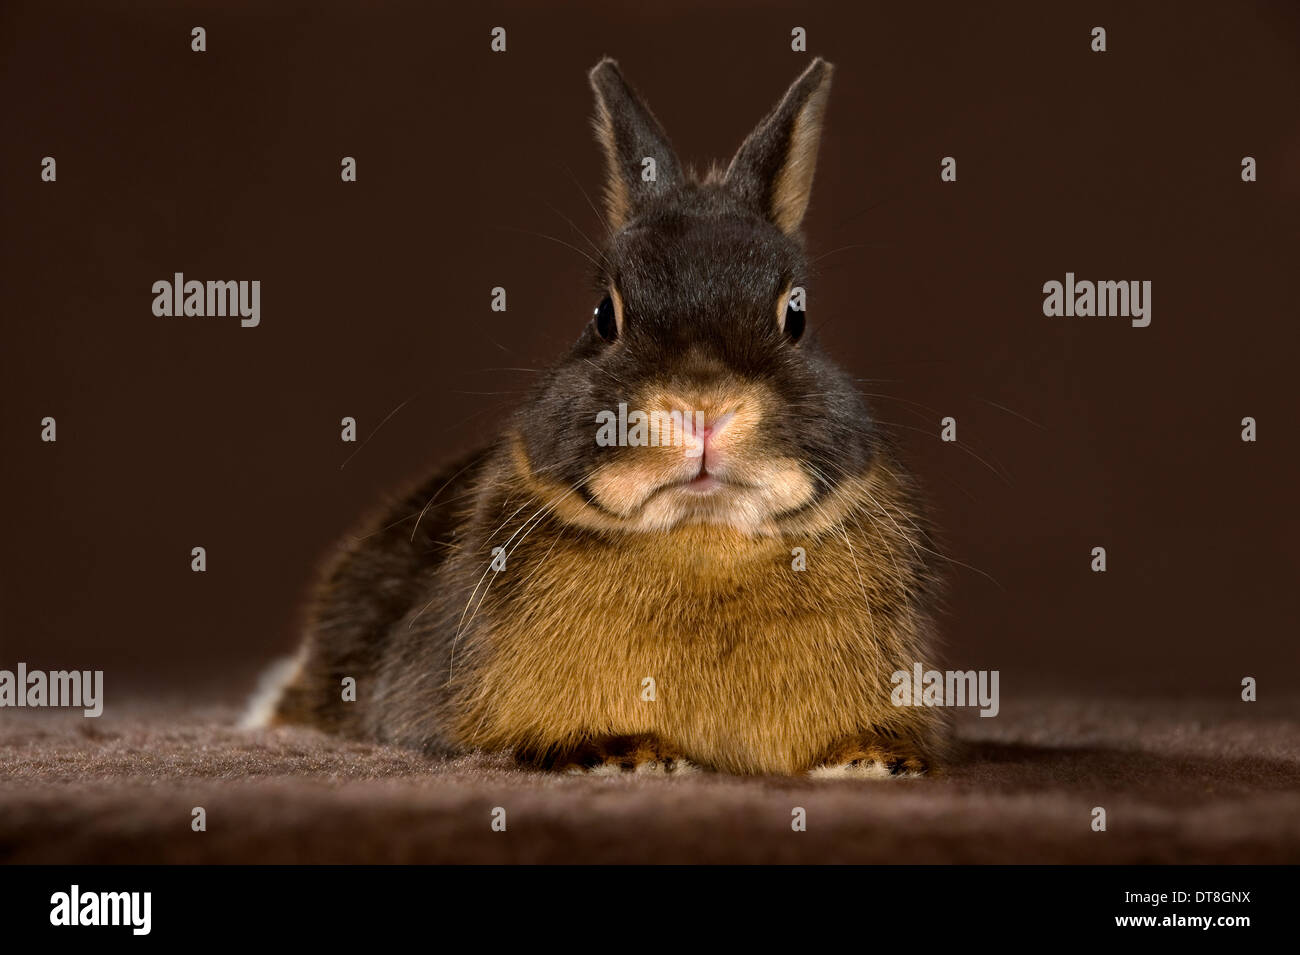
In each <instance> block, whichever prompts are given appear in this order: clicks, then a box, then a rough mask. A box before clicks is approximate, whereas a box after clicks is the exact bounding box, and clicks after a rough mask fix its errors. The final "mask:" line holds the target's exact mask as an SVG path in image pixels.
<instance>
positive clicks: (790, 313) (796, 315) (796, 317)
mask: <svg viewBox="0 0 1300 955" xmlns="http://www.w3.org/2000/svg"><path fill="white" fill-rule="evenodd" d="M803 327H804V313H803V309H801V308H795V307H794V306H793V305H786V307H785V321H784V322H783V323H782V325H781V330H782V331H784V332H785V336H786V338H788V339H790V341H792V342H797V341H798V340H799V339H800V338H801V337H802V336H803Z"/></svg>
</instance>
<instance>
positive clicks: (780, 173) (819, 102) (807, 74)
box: [725, 57, 834, 234]
mask: <svg viewBox="0 0 1300 955" xmlns="http://www.w3.org/2000/svg"><path fill="white" fill-rule="evenodd" d="M833 70H834V67H832V66H831V64H829V63H827V62H826V61H825V60H823V59H822V58H821V57H817V59H815V60H813V62H812V65H810V66H809V67H808V69H806V70H804V72H803V75H802V76H800V77H799V78H798V79H797V80H795V81H794V84H793V85H792V86H791V87H790V89H789V90H787V91H786V94H785V96H784V97H782V99H781V102H780V103H778V104H777V106H776V109H774V110H772V112H771V113H769V114H768V115H767V117H766V118H765V119H764V120H763V121H762V122H761V123H759V124H758V126H757V127H756V128H755V129H754V131H753V132H752V133H750V134H749V137H748V138H747V139H746V140H745V141H744V142H743V143H741V144H740V149H738V150H737V151H736V155H735V158H733V159H732V160H731V165H730V166H729V167H728V168H727V174H726V177H725V181H726V183H727V185H728V186H730V187H731V188H732V189H733V190H734V191H735V192H737V193H738V194H740V195H741V196H743V197H744V198H746V199H748V200H749V201H750V202H751V203H753V204H754V206H755V207H756V208H758V209H759V211H761V212H762V213H763V215H765V216H767V218H768V219H770V220H771V221H772V222H773V223H775V224H776V226H777V227H778V228H779V229H780V230H781V231H782V232H785V233H787V234H791V233H794V232H797V231H798V229H799V224H800V223H801V222H802V221H803V216H804V212H806V211H807V209H808V198H809V196H810V195H811V193H812V182H813V172H814V170H815V168H816V166H817V146H818V143H819V142H820V141H821V131H822V114H823V113H824V112H825V110H826V98H827V96H828V95H829V93H830V90H831V73H832V71H833Z"/></svg>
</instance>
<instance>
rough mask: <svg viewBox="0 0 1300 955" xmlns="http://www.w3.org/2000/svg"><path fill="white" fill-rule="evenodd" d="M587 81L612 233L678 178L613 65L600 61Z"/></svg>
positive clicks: (662, 137)
mask: <svg viewBox="0 0 1300 955" xmlns="http://www.w3.org/2000/svg"><path fill="white" fill-rule="evenodd" d="M589 78H590V80H591V88H592V90H593V91H594V92H595V94H596V116H595V119H594V125H595V127H596V138H597V139H598V140H599V141H600V145H601V146H602V147H603V148H604V150H605V161H606V167H607V178H606V180H605V214H606V216H607V217H608V219H609V225H610V228H611V229H618V228H620V227H621V226H622V225H623V224H624V223H626V222H627V220H628V219H630V218H631V217H632V216H633V215H634V214H635V212H636V208H637V206H638V205H639V204H640V203H641V202H643V201H644V200H645V199H646V198H647V197H649V196H651V195H654V194H655V193H657V192H661V191H663V190H666V189H671V188H672V187H673V186H675V185H677V184H679V183H680V182H681V180H682V172H681V167H680V165H679V164H678V162H677V156H676V154H675V153H674V152H673V148H672V146H671V145H669V143H668V136H667V134H665V133H664V130H663V127H662V126H660V125H659V121H658V120H657V119H655V118H654V114H653V113H651V112H650V110H649V109H648V108H647V107H646V105H645V104H644V103H642V102H641V99H640V98H639V97H638V96H637V95H636V92H635V91H634V90H633V89H632V87H631V86H629V85H628V83H627V80H625V79H623V74H622V73H621V72H620V71H619V68H618V64H617V63H616V62H614V61H613V60H611V59H609V58H608V57H606V58H605V59H603V60H601V61H600V62H599V63H597V64H596V65H595V67H594V68H593V69H592V71H591V73H590V74H589ZM646 159H653V160H654V162H653V163H647V162H646Z"/></svg>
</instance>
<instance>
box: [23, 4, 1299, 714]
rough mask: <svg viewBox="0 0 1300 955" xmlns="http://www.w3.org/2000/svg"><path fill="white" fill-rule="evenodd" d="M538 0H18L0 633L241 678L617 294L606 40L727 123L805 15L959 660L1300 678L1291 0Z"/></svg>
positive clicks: (836, 178)
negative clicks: (948, 2)
mask: <svg viewBox="0 0 1300 955" xmlns="http://www.w3.org/2000/svg"><path fill="white" fill-rule="evenodd" d="M535 6H536V5H525V4H506V5H499V4H497V5H494V4H474V5H465V7H464V9H463V10H456V9H450V8H444V7H441V6H439V7H436V8H435V6H434V5H432V4H430V5H425V4H414V3H412V4H367V5H365V6H364V7H362V6H361V5H360V4H357V5H354V6H353V7H352V8H346V7H333V6H324V5H320V4H315V3H312V4H298V5H291V4H287V3H274V4H268V3H253V2H240V3H220V4H218V3H210V4H175V3H164V2H153V3H132V4H126V3H116V4H108V5H105V4H89V3H86V4H50V3H6V4H5V5H4V9H3V12H2V13H0V43H2V44H3V48H2V50H0V71H3V79H2V81H0V82H2V86H0V90H2V92H0V96H2V98H3V110H2V112H0V115H3V117H4V119H3V130H4V132H3V148H2V149H0V200H2V204H0V208H2V209H3V219H4V227H3V246H2V247H0V263H2V265H0V268H3V279H4V280H3V284H2V286H0V314H2V316H3V329H4V335H3V352H2V356H3V357H2V358H0V361H2V362H3V364H2V366H0V389H2V390H0V398H2V399H3V401H2V403H0V447H2V448H3V449H4V460H3V464H2V466H0V494H2V497H0V500H2V502H3V513H4V531H3V534H0V558H2V560H3V564H2V567H3V573H2V574H0V666H3V667H11V666H12V665H13V664H15V663H16V662H17V661H18V660H25V661H26V662H27V663H28V664H29V665H30V666H32V667H41V668H46V667H51V668H52V667H79V668H92V667H94V668H105V669H108V670H109V674H108V680H109V686H110V688H111V687H112V686H113V685H114V682H113V681H115V680H116V681H119V682H118V685H121V683H123V682H127V681H130V680H132V679H142V680H144V681H146V682H145V685H149V686H154V687H178V686H188V685H195V684H197V683H199V682H201V681H206V680H209V679H211V678H213V677H220V676H223V675H226V678H227V679H228V680H229V681H234V683H236V684H238V685H239V686H240V687H241V688H242V685H243V684H242V681H243V680H244V679H245V678H246V677H247V675H248V674H249V673H251V672H252V671H253V670H254V669H255V668H256V667H258V666H260V665H261V664H262V663H263V662H264V661H265V660H266V659H268V658H270V657H271V656H273V655H278V654H281V653H283V652H285V651H287V650H288V649H289V648H290V647H291V645H292V643H293V641H294V631H295V626H296V616H297V614H298V611H299V607H300V605H301V599H302V595H303V593H304V589H305V587H306V585H307V584H308V582H309V580H310V579H311V575H312V573H313V568H314V565H315V564H316V562H317V561H318V559H319V558H320V557H321V555H322V554H323V553H324V552H325V550H326V549H327V548H328V546H329V545H330V543H331V542H332V541H334V540H335V539H337V538H338V537H339V536H340V535H341V534H342V533H344V532H345V531H346V530H347V529H348V528H349V527H350V526H351V525H352V524H353V522H354V521H355V519H356V518H357V516H358V515H359V514H360V513H361V512H362V511H364V510H365V509H366V508H367V507H368V506H369V505H370V504H371V503H372V502H373V501H374V499H375V498H376V496H377V495H378V494H379V493H380V492H381V491H382V490H384V489H386V488H389V487H391V486H393V485H394V484H397V483H400V482H402V481H404V480H405V479H406V478H408V477H411V476H413V475H416V474H418V473H419V472H420V471H421V470H422V469H423V468H425V467H426V466H428V465H430V464H432V463H436V462H437V461H439V460H441V459H443V458H445V457H447V456H448V455H450V454H452V453H454V452H456V451H458V450H460V449H463V448H466V447H468V446H470V445H472V444H475V443H477V442H480V441H482V440H485V439H486V438H487V437H489V436H490V435H491V434H492V433H493V428H494V426H495V423H496V422H497V421H498V420H500V417H501V416H502V414H503V413H504V411H505V409H506V408H508V407H509V406H510V404H511V403H512V402H513V401H514V400H515V399H516V396H517V393H518V392H519V391H520V390H521V389H523V388H525V387H526V386H527V384H528V382H529V379H530V378H531V377H532V376H531V374H530V373H528V372H522V371H514V370H509V369H518V368H538V367H542V366H543V365H544V364H545V363H546V362H547V361H548V360H549V358H550V357H551V356H553V355H555V354H556V353H558V352H559V351H560V350H562V349H563V348H564V347H566V345H567V344H568V342H570V341H571V340H572V339H573V338H574V337H575V336H576V335H577V333H578V331H579V329H580V328H581V326H582V325H583V323H584V322H585V321H586V320H587V318H588V316H589V314H590V310H591V307H592V306H593V304H594V303H593V301H592V300H591V295H590V294H589V292H588V288H589V281H588V274H587V263H586V261H585V260H584V259H583V258H582V256H580V255H579V254H577V253H576V252H574V251H572V250H570V249H569V248H566V247H565V246H564V245H562V244H560V243H557V242H554V241H550V240H549V239H547V238H545V237H543V236H553V237H556V238H558V239H562V240H563V241H564V242H567V243H571V244H573V245H578V246H581V245H583V240H582V239H581V238H580V237H579V235H578V233H577V232H576V231H575V230H574V228H573V227H571V226H570V224H569V223H568V222H566V218H567V219H571V220H573V222H574V223H576V224H577V226H578V227H580V228H581V229H582V230H584V231H586V232H588V233H590V234H593V235H594V234H595V233H596V231H597V229H598V223H597V219H596V217H595V215H594V214H593V212H592V209H591V208H590V206H589V204H588V201H587V199H586V198H584V195H583V190H585V191H586V192H587V193H588V194H590V195H591V196H593V197H594V196H595V195H596V194H597V191H598V190H597V187H598V183H599V175H600V167H599V157H598V155H597V151H596V148H595V145H594V144H593V142H592V140H591V135H590V131H589V128H588V116H589V112H590V100H589V92H588V89H587V86H586V82H585V75H584V74H585V71H586V69H587V68H588V67H590V66H591V65H592V64H593V63H594V62H595V61H596V60H597V59H598V57H599V56H601V55H602V54H605V53H608V54H611V55H614V56H616V57H618V58H619V59H620V61H621V63H622V65H623V67H624V69H625V71H626V72H627V74H628V75H629V76H630V78H631V79H632V80H633V82H634V83H635V84H636V85H637V86H638V87H639V88H640V89H641V90H642V91H643V93H644V94H645V95H646V97H647V99H648V100H649V102H650V103H651V104H652V106H653V108H654V109H655V110H656V112H657V113H658V115H659V117H660V118H661V119H662V120H663V122H664V123H665V125H666V126H667V128H668V129H669V131H670V133H671V135H672V136H673V138H674V142H675V143H676V145H677V147H678V150H679V152H680V153H681V154H682V156H683V157H684V158H687V159H688V160H691V161H695V162H696V163H700V164H702V163H704V162H707V161H708V160H710V159H715V158H718V159H723V158H726V157H728V156H729V155H730V153H731V152H732V150H734V148H735V146H736V145H737V144H738V143H739V141H740V140H741V138H742V137H743V135H744V134H745V132H746V131H747V130H748V129H749V128H750V126H751V125H752V124H753V123H754V122H756V121H757V119H758V118H759V117H760V116H761V115H762V114H763V113H764V112H765V111H766V110H767V109H768V108H769V107H770V106H771V105H772V103H773V102H774V101H775V99H776V97H777V96H778V95H779V94H780V92H781V91H782V90H783V89H784V88H785V86H786V84H787V83H788V82H789V81H790V80H791V79H792V78H793V77H794V76H795V75H796V73H797V72H798V71H799V70H800V69H802V67H803V66H804V65H805V64H806V62H807V56H805V55H801V54H796V53H792V52H790V50H789V33H790V28H791V27H792V26H794V25H801V26H804V27H806V28H807V29H808V35H809V42H810V50H811V51H812V53H820V54H822V55H824V56H826V57H827V58H829V59H831V60H832V61H833V62H834V63H835V64H836V65H837V67H838V72H837V75H836V80H835V89H834V92H833V94H832V100H831V108H830V113H829V117H828V121H829V127H828V130H827V136H826V140H825V143H824V148H823V151H822V154H821V161H820V166H819V174H818V181H817V187H816V190H815V194H814V203H813V208H812V211H811V214H810V217H809V220H808V223H807V226H808V239H809V244H810V247H811V249H812V251H813V254H814V255H818V256H823V258H821V259H820V261H819V267H820V274H819V275H818V276H817V278H816V281H815V283H813V284H812V287H811V289H810V294H811V312H810V318H811V320H812V322H813V324H814V326H815V327H818V328H819V329H820V331H821V333H822V334H823V335H824V337H825V339H826V340H827V342H828V344H829V347H830V348H831V349H832V350H833V351H834V352H835V353H836V354H837V355H838V357H839V358H840V360H841V361H842V362H843V363H844V364H845V365H846V366H847V367H849V368H851V369H852V370H853V371H854V372H855V374H856V375H858V376H859V377H863V378H871V379H885V380H884V381H880V382H875V383H873V384H870V385H864V386H863V387H864V390H867V391H869V392H871V393H875V394H883V395H887V396H888V397H883V398H878V399H877V400H876V402H875V406H876V409H877V411H878V413H879V415H880V417H881V418H882V419H884V420H885V421H888V422H891V423H894V424H895V425H897V426H898V428H899V429H900V434H901V436H902V438H903V439H904V442H905V444H906V446H907V448H908V452H909V458H910V460H911V462H912V464H913V466H914V469H915V470H916V472H917V473H918V474H919V475H920V476H921V478H922V479H923V480H924V481H925V482H926V483H927V484H928V485H929V486H930V488H931V489H932V491H933V496H934V498H935V501H936V506H937V511H938V515H939V518H940V523H941V525H942V526H943V528H944V531H945V534H946V538H947V542H948V549H949V552H950V553H951V554H952V555H953V556H954V557H956V558H957V559H959V560H960V561H962V562H963V563H964V564H968V565H971V566H972V567H974V568H978V570H979V571H980V572H979V573H977V572H975V571H973V570H968V569H965V568H963V567H957V568H955V571H954V576H953V600H952V613H951V618H950V623H949V642H950V647H951V662H952V663H954V664H956V665H960V666H964V667H980V668H996V669H1000V670H1001V671H1002V673H1003V684H1002V690H1003V693H1004V695H1006V694H1014V693H1017V688H1018V687H1023V686H1027V685H1028V681H1031V680H1038V681H1041V682H1037V683H1035V684H1034V685H1035V686H1036V687H1038V688H1042V687H1044V686H1046V687H1049V688H1050V687H1061V688H1062V689H1075V690H1085V691H1086V690H1097V691H1102V690H1111V689H1115V688H1120V689H1127V690H1134V689H1137V690H1145V691H1150V692H1156V691H1158V692H1162V693H1164V692H1173V693H1178V692H1192V691H1208V692H1212V693H1216V694H1217V693H1222V694H1226V695H1232V694H1234V693H1235V692H1236V687H1237V684H1238V682H1239V680H1240V678H1241V676H1242V675H1246V674H1249V675H1254V676H1257V677H1259V678H1260V679H1261V682H1262V686H1263V687H1265V689H1266V692H1273V691H1274V690H1288V691H1294V690H1295V689H1296V687H1297V679H1296V674H1295V666H1294V664H1295V660H1296V651H1295V621H1296V578H1297V569H1298V568H1297V559H1296V556H1295V542H1296V539H1297V531H1298V530H1300V527H1298V523H1300V522H1298V521H1297V510H1296V507H1295V505H1294V496H1293V495H1294V483H1295V480H1296V475H1297V454H1296V450H1295V444H1294V436H1295V421H1294V418H1295V412H1296V407H1297V405H1296V399H1295V397H1294V383H1293V379H1294V369H1295V361H1296V351H1297V348H1296V346H1297V344H1298V343H1300V334H1298V333H1297V322H1296V319H1297V315H1296V300H1295V278H1294V275H1295V265H1296V260H1297V245H1298V244H1300V243H1298V242H1297V225H1296V223H1297V221H1300V216H1298V213H1300V129H1298V128H1297V122H1296V120H1297V115H1298V113H1297V102H1298V101H1300V96H1298V94H1300V8H1297V7H1296V6H1295V5H1294V4H1289V3H1275V4H1249V3H1242V4H1227V3H1216V4H1193V3H1179V4H1141V5H1136V4H1130V3H1122V4H1113V5H1111V4H1096V3H1089V4H1073V5H1062V4H1051V5H1044V4H1040V3H1026V4H963V5H961V6H960V7H954V8H953V9H945V8H944V7H942V6H939V7H938V9H936V5H933V4H918V5H892V4H891V5H874V4H873V5H868V4H848V3H845V4H841V5H834V6H831V5H816V6H812V7H808V6H806V5H803V4H800V5H792V4H774V3H773V4H750V5H749V9H748V10H746V11H745V12H743V13H741V12H737V11H733V10H729V9H727V8H725V7H723V6H722V5H718V4H707V3H698V2H689V3H685V2H676V0H674V2H663V0H655V2H653V3H646V4H640V5H637V6H633V5H631V4H626V5H620V9H612V5H611V4H607V3H599V4H597V3H590V2H583V3H577V4H566V5H565V6H564V8H563V10H562V11H548V12H542V11H541V10H538V9H533V7H535ZM896 6H907V7H909V9H907V10H897V9H893V7H896ZM1139 6H1140V9H1135V8H1136V7H1139ZM180 8H188V9H180ZM195 25H202V26H204V27H206V28H207V31H208V52H207V53H203V54H197V53H192V52H190V39H189V31H190V28H191V27H192V26H195ZM496 25H503V26H505V27H506V28H507V29H508V31H509V34H508V35H509V51H508V52H507V53H506V54H504V55H494V54H492V53H490V52H489V50H488V42H489V30H490V28H491V27H492V26H496ZM1096 25H1102V26H1105V27H1106V28H1107V31H1108V43H1109V51H1108V52H1106V53H1105V54H1094V53H1092V52H1091V51H1090V49H1089V33H1090V30H1091V28H1092V27H1093V26H1096ZM47 155H49V156H54V157H55V158H56V159H57V161H58V182H57V183H55V184H49V183H43V182H41V181H40V178H39V173H40V161H41V157H43V156H47ZM345 155H346V156H355V157H356V158H357V161H358V170H359V182H357V183H354V184H343V183H341V182H340V181H339V161H340V158H341V157H343V156H345ZM947 155H951V156H955V157H956V158H957V161H958V174H959V181H958V182H957V183H955V184H944V183H941V182H940V181H939V178H938V172H939V159H940V157H942V156H947ZM1245 155H1251V156H1254V157H1256V159H1257V160H1258V162H1259V175H1260V181H1259V182H1257V183H1254V184H1244V183H1242V182H1241V181H1240V177H1239V173H1240V161H1241V157H1242V156H1245ZM539 234H541V235H539ZM1067 270H1070V271H1074V272H1075V273H1076V275H1077V276H1078V277H1079V278H1081V279H1082V278H1087V279H1093V280H1097V279H1149V280H1151V281H1152V282H1153V283H1154V290H1153V305H1154V311H1153V321H1152V324H1151V326H1150V327H1149V328H1146V329H1134V328H1131V327H1130V326H1129V324H1128V322H1127V321H1125V320H1122V319H1048V318H1045V317H1044V316H1043V314H1042V292H1041V287H1042V284H1043V283H1044V282H1045V281H1048V280H1051V279H1056V280H1058V281H1059V280H1062V279H1063V278H1064V274H1065V272H1066V271H1067ZM176 271H183V272H184V273H185V274H186V276H187V277H188V278H196V279H200V280H207V279H259V280H261V282H262V323H261V326H260V327H258V328H255V329H242V328H240V327H239V324H238V321H237V320H235V319H201V318H156V317H154V316H153V314H152V312H151V303H152V299H153V296H152V293H151V291H150V286H151V285H152V283H153V282H154V281H155V280H158V279H170V277H171V275H172V273H173V272H176ZM494 285H504V286H505V287H507V289H508V291H509V306H510V307H509V311H508V312H507V313H505V314H504V315H500V314H496V313H493V312H491V311H490V310H489V308H488V302H489V290H490V289H491V287H492V286H494ZM408 399H409V401H408V403H407V404H405V405H404V406H403V407H402V408H401V410H400V411H398V412H397V413H396V414H393V416H392V417H391V419H389V420H388V422H387V423H386V424H385V425H384V426H383V427H382V428H380V429H378V430H377V426H378V425H379V424H380V422H381V421H382V420H383V419H384V418H385V416H386V415H388V414H389V413H390V412H392V411H393V410H394V409H395V408H397V407H398V406H399V405H401V403H402V402H403V401H407V400H408ZM998 406H1001V407H998ZM1004 409H1009V410H1004ZM45 415H53V416H54V417H56V418H57V419H58V435H59V440H58V442H57V444H44V443H42V442H41V441H40V440H39V433H40V420H41V418H42V417H43V416H45ZM344 415H353V416H355V417H356V418H357V419H358V421H359V423H360V428H361V439H362V440H364V441H366V442H367V443H366V444H365V445H364V447H362V448H360V450H357V446H356V445H346V444H343V443H341V442H340V440H339V419H340V418H341V417H343V416H344ZM944 415H953V416H955V417H956V418H957V420H958V422H959V436H960V437H961V439H962V445H963V447H955V446H953V445H948V444H942V443H941V442H940V441H939V440H938V421H939V419H940V418H941V417H942V416H944ZM1245 415H1252V416H1254V417H1256V418H1257V419H1258V421H1259V428H1260V439H1259V442H1258V443H1256V444H1253V445H1251V444H1243V443H1242V442H1241V441H1240V440H1239V430H1240V425H1239V422H1240V419H1241V418H1242V417H1243V416H1245ZM354 451H357V453H356V454H355V456H352V455H353V452H354ZM976 456H978V458H982V459H983V461H984V462H987V466H986V464H985V463H982V462H981V461H980V460H977V457H976ZM345 462H346V467H342V465H343V464H344V463H345ZM195 545H203V546H205V547H206V548H207V550H208V559H209V569H208V572H207V573H206V574H194V573H192V572H191V571H190V569H189V562H190V556H189V554H190V548H191V547H193V546H195ZM1096 545H1102V546H1105V547H1106V548H1107V550H1108V553H1109V566H1110V569H1109V571H1108V572H1107V573H1106V574H1104V575H1099V574H1093V573H1092V572H1090V570H1089V561H1090V556H1089V552H1090V550H1091V548H1092V547H1094V546H1096ZM985 575H987V576H985ZM990 578H992V579H990ZM994 581H996V582H994ZM1004 698H1005V696H1004Z"/></svg>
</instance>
